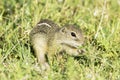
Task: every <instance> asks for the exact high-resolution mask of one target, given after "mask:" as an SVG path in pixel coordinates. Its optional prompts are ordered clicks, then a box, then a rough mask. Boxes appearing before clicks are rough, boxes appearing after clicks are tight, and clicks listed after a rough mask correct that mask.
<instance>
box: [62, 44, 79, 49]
mask: <svg viewBox="0 0 120 80" xmlns="http://www.w3.org/2000/svg"><path fill="white" fill-rule="evenodd" d="M62 45H66V46H68V47H71V48H74V49H78V47H79V46H78V45H70V44H65V43H62Z"/></svg>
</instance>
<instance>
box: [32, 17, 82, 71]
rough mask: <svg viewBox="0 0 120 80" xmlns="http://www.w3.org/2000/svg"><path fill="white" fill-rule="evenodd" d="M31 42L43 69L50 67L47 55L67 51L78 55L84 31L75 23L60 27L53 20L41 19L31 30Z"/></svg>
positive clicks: (50, 55)
mask: <svg viewBox="0 0 120 80" xmlns="http://www.w3.org/2000/svg"><path fill="white" fill-rule="evenodd" d="M30 42H31V45H32V48H33V50H34V53H35V55H36V57H37V59H38V62H39V64H40V65H41V68H42V69H44V70H45V69H47V68H49V65H48V62H47V61H46V57H45V55H47V57H48V58H49V57H52V55H54V54H56V53H59V52H61V51H65V52H66V53H67V54H70V55H73V56H77V55H79V54H80V53H81V50H79V46H81V45H82V44H83V42H84V38H83V35H82V32H81V30H80V29H79V28H77V27H76V26H74V25H71V24H67V25H65V26H64V27H59V26H58V25H57V24H56V23H54V22H53V21H51V20H48V19H44V20H41V21H40V22H39V23H38V24H37V25H36V26H35V27H34V28H33V29H32V31H31V32H30Z"/></svg>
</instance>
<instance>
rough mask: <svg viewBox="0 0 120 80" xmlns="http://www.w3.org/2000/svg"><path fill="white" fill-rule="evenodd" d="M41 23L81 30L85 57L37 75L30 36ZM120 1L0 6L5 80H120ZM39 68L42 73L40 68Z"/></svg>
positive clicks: (27, 0)
mask: <svg viewBox="0 0 120 80" xmlns="http://www.w3.org/2000/svg"><path fill="white" fill-rule="evenodd" d="M40 19H51V20H53V21H54V22H55V23H57V24H58V25H59V26H63V25H64V24H66V23H71V24H76V25H78V26H79V27H80V28H81V30H82V31H83V34H84V37H85V46H84V47H83V48H84V49H85V54H83V55H80V56H79V57H77V58H75V57H72V56H69V55H63V56H64V57H65V59H63V60H62V61H61V62H62V64H61V65H59V64H58V61H59V60H57V59H56V58H55V59H54V62H53V63H54V64H52V65H51V71H50V72H48V73H47V76H44V75H41V73H40V72H39V71H37V67H38V66H37V60H36V58H35V56H34V55H33V52H32V51H31V48H30V43H29V32H30V30H31V29H32V28H33V27H34V26H35V25H36V23H38V22H39V20H40ZM119 65H120V0H0V80H120V66H119ZM36 66H37V67H36Z"/></svg>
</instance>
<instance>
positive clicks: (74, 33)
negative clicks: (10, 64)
mask: <svg viewBox="0 0 120 80" xmlns="http://www.w3.org/2000/svg"><path fill="white" fill-rule="evenodd" d="M56 37H57V42H58V43H60V44H61V45H62V47H63V48H65V50H67V49H68V48H69V49H68V52H69V51H73V53H71V52H70V54H72V55H74V54H75V55H77V54H79V53H80V50H79V47H81V46H82V44H83V43H84V37H83V34H82V31H81V30H80V29H79V28H78V27H76V26H75V25H72V24H67V25H65V26H64V27H62V28H60V29H59V33H57V34H56ZM70 49H71V50H70ZM74 50H75V52H74ZM76 50H77V51H76Z"/></svg>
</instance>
